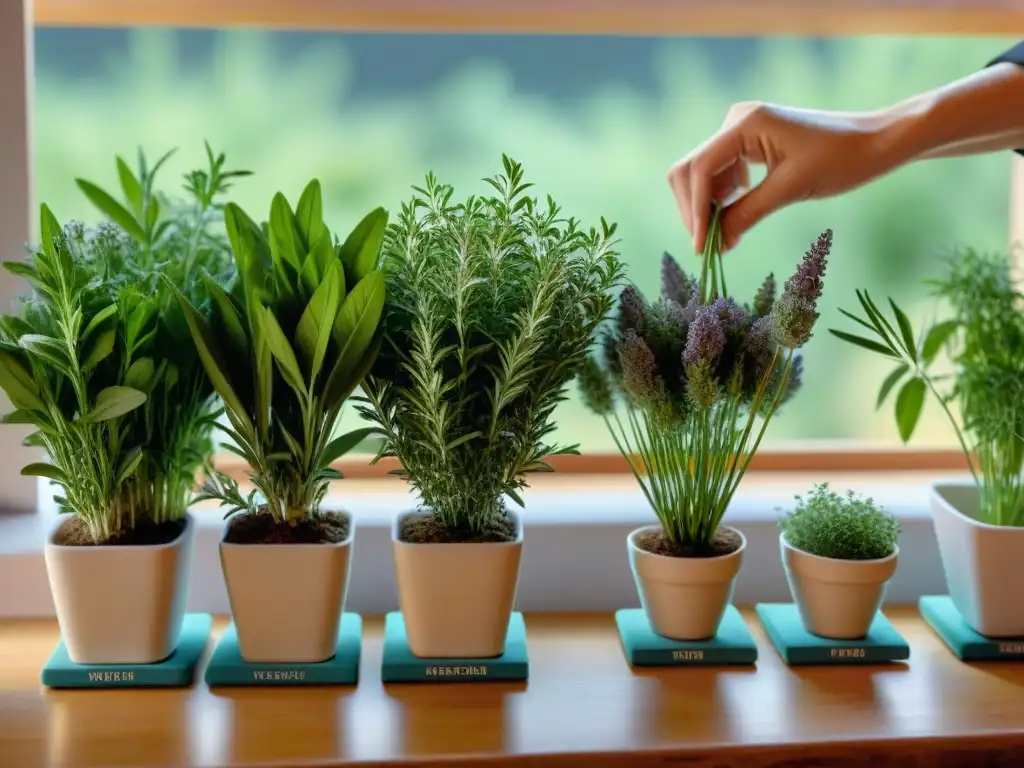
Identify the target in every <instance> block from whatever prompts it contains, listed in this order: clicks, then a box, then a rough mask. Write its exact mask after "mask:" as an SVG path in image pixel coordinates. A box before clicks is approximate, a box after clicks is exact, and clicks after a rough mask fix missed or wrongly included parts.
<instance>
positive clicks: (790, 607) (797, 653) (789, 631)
mask: <svg viewBox="0 0 1024 768" xmlns="http://www.w3.org/2000/svg"><path fill="white" fill-rule="evenodd" d="M754 610H755V612H756V613H757V617H758V618H759V619H760V620H761V624H762V625H763V626H764V629H765V632H766V633H767V634H768V637H769V639H770V640H771V641H772V644H773V645H774V646H775V649H776V650H777V651H778V652H779V656H781V657H782V660H783V661H785V662H786V663H787V664H792V665H799V664H884V663H886V662H891V661H904V660H906V659H908V658H910V646H909V645H908V644H907V641H906V640H904V639H903V636H902V635H901V634H900V633H899V631H897V629H896V627H894V626H893V625H892V622H890V621H889V619H887V618H886V617H885V615H884V614H883V613H882V612H881V611H879V612H878V613H877V614H876V615H875V618H874V621H872V622H871V626H870V627H869V628H868V634H867V635H866V636H865V637H863V638H859V639H857V640H833V639H831V638H827V637H820V636H819V635H815V634H812V633H811V632H808V631H807V629H805V628H804V623H803V621H802V620H801V619H800V609H799V608H798V607H797V606H796V604H794V603H761V604H759V605H757V606H756V607H755V608H754Z"/></svg>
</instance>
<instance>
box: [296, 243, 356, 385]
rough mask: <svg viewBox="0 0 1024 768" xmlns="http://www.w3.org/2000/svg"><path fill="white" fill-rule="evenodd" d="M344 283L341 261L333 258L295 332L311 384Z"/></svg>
mask: <svg viewBox="0 0 1024 768" xmlns="http://www.w3.org/2000/svg"><path fill="white" fill-rule="evenodd" d="M344 282H345V274H344V271H343V270H342V267H341V262H340V261H335V262H334V263H333V264H332V265H331V267H330V268H329V269H328V271H327V276H326V277H325V278H324V281H323V282H322V283H320V287H319V288H317V289H316V291H315V292H314V293H313V296H312V298H311V299H310V300H309V304H307V305H306V309H305V310H304V311H303V313H302V317H301V318H300V319H299V326H298V328H297V329H296V331H295V342H296V344H297V345H298V347H299V349H300V350H301V351H302V357H303V362H304V363H305V369H306V376H307V378H308V380H309V382H310V385H311V386H312V382H313V381H314V380H315V379H316V376H317V374H318V373H320V367H321V366H322V365H323V361H324V355H325V354H327V344H328V342H329V341H330V340H331V329H332V328H333V327H334V318H335V317H336V316H337V314H338V307H339V305H340V297H341V285H342V284H343V283H344Z"/></svg>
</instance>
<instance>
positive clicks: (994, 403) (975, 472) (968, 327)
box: [831, 249, 1024, 526]
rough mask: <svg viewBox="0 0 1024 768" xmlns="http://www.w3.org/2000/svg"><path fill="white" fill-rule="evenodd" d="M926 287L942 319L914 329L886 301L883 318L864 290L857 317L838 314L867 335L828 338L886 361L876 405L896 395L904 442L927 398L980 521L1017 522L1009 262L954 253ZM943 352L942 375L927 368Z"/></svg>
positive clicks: (1016, 394)
mask: <svg viewBox="0 0 1024 768" xmlns="http://www.w3.org/2000/svg"><path fill="white" fill-rule="evenodd" d="M931 285H932V288H933V292H934V295H935V296H936V297H937V298H939V299H942V300H945V302H946V304H947V306H948V311H949V314H948V315H947V316H946V318H945V319H942V320H938V321H936V322H934V323H932V324H930V325H929V326H927V327H926V328H923V329H921V331H920V332H915V331H914V327H913V324H912V323H911V321H910V319H909V317H908V316H907V314H906V313H905V312H904V311H903V310H902V309H900V307H899V306H898V305H897V304H896V302H894V301H893V300H892V299H890V300H889V306H890V308H891V309H892V319H891V320H890V319H889V318H887V317H886V316H885V314H884V313H883V312H882V311H881V309H879V307H878V305H877V304H876V303H875V302H874V300H872V298H871V296H870V295H869V294H868V292H867V291H857V293H856V295H857V299H858V301H859V302H860V305H861V309H862V310H863V314H861V315H856V314H853V313H851V312H847V311H846V310H840V311H841V312H842V313H843V314H844V315H845V316H846V317H848V318H850V319H851V320H853V321H854V322H855V323H857V324H858V325H859V326H860V327H861V328H863V329H866V330H867V332H868V333H867V335H859V334H854V333H849V332H847V331H842V330H832V331H831V333H832V334H833V335H835V336H836V337H838V338H840V339H842V340H844V341H847V342H849V343H851V344H854V345H856V346H858V347H861V348H863V349H867V350H868V351H870V352H874V353H876V354H879V355H882V356H883V357H885V358H888V359H889V360H891V361H892V362H893V363H894V367H893V369H892V371H890V373H889V374H888V375H887V376H886V378H885V379H884V380H883V381H882V384H881V386H880V387H879V390H878V396H877V398H876V408H881V407H882V405H884V404H885V401H886V399H887V398H888V397H889V395H890V394H891V393H893V392H895V393H896V395H895V407H894V413H895V417H896V425H897V428H898V430H899V435H900V439H901V440H902V441H903V442H904V443H907V442H909V441H910V439H911V438H912V436H913V434H914V430H915V429H916V427H917V424H918V422H919V421H920V417H921V413H922V411H923V409H924V404H925V402H926V401H927V400H928V398H929V397H932V398H934V399H935V401H936V402H937V403H938V404H939V406H940V407H941V408H942V411H943V413H945V415H946V417H947V419H948V420H949V423H950V424H951V425H952V427H953V431H954V432H955V434H956V437H957V440H958V441H959V444H960V448H961V449H962V450H963V453H964V456H965V458H966V459H967V464H968V467H969V469H970V472H971V475H972V477H973V478H974V482H975V484H976V485H977V486H978V489H979V493H980V512H981V517H982V520H983V522H987V523H990V524H992V525H1008V526H1021V525H1024V471H1022V470H1024V379H1022V377H1021V371H1022V370H1024V314H1022V313H1021V294H1020V292H1019V291H1018V290H1017V288H1016V281H1015V279H1014V275H1013V274H1012V268H1011V265H1010V259H1009V257H1008V256H1007V255H1005V254H982V253H978V252H976V251H974V250H971V249H966V250H962V251H959V252H957V253H955V254H954V255H953V256H952V257H951V258H949V259H948V261H947V262H946V271H945V274H944V275H943V276H942V277H941V278H939V279H937V280H934V281H932V282H931ZM944 349H945V350H948V351H949V353H950V357H951V360H952V363H953V366H954V374H953V376H952V378H951V377H950V376H947V375H942V374H936V373H935V372H934V371H933V365H934V363H935V362H936V361H937V360H938V358H939V355H940V353H941V352H942V351H943V350H944ZM950 381H951V383H950ZM954 409H956V410H958V411H959V418H957V416H955V415H954Z"/></svg>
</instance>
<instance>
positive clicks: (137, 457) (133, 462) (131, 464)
mask: <svg viewBox="0 0 1024 768" xmlns="http://www.w3.org/2000/svg"><path fill="white" fill-rule="evenodd" d="M141 462H142V447H141V446H135V447H134V448H132V449H131V450H130V451H128V453H126V454H125V456H124V458H123V459H122V460H121V466H120V467H119V468H118V470H117V480H115V481H114V482H115V484H117V485H121V484H122V483H123V482H125V481H126V480H127V479H128V478H130V477H131V476H132V475H134V474H135V470H137V469H138V468H139V464H140V463H141Z"/></svg>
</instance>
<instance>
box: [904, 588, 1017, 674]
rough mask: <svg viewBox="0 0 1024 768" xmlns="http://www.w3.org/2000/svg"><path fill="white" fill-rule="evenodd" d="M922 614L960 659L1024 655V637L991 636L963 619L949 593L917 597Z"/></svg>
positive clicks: (1004, 659)
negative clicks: (975, 628)
mask: <svg viewBox="0 0 1024 768" xmlns="http://www.w3.org/2000/svg"><path fill="white" fill-rule="evenodd" d="M917 609H918V610H919V611H920V612H921V616H922V617H923V618H924V620H925V621H926V622H928V624H929V625H930V626H931V628H932V629H934V630H935V634H937V635H938V636H939V638H941V640H942V641H943V642H944V643H945V644H946V645H948V646H949V650H951V651H952V652H953V653H954V654H955V655H956V657H957V658H958V659H960V660H961V661H997V660H1001V661H1015V660H1020V659H1024V637H1022V638H1012V637H1002V638H990V637H985V636H984V635H979V634H978V633H977V632H975V631H974V630H973V629H971V627H970V625H969V624H968V623H967V622H966V621H964V617H963V616H961V615H960V611H958V610H957V609H956V606H955V605H953V598H951V597H949V595H927V596H925V597H922V598H921V599H920V600H918V601H917Z"/></svg>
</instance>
